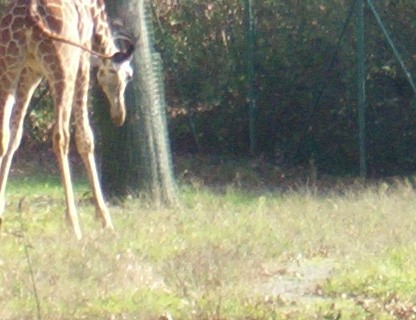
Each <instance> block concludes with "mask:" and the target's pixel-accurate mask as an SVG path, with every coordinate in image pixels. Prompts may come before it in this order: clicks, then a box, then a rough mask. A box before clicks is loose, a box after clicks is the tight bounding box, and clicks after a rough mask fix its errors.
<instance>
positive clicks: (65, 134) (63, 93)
mask: <svg viewBox="0 0 416 320" xmlns="http://www.w3.org/2000/svg"><path fill="white" fill-rule="evenodd" d="M61 72H62V74H63V75H64V76H63V77H62V78H61V79H59V80H57V79H53V81H50V82H49V85H50V87H51V90H52V97H53V99H54V104H55V118H56V121H55V126H54V129H53V138H52V142H53V149H54V152H55V155H56V158H57V161H58V165H59V170H60V172H61V179H62V183H63V186H64V190H65V200H66V208H67V211H66V217H67V219H68V220H69V222H70V224H71V225H72V228H73V230H74V233H75V235H76V237H77V238H78V239H81V238H82V233H81V227H80V225H79V218H78V213H77V210H76V207H75V197H74V190H73V188H72V179H71V172H70V168H69V160H68V153H69V141H70V131H69V126H70V120H71V111H72V99H73V96H74V87H75V83H74V82H75V81H74V78H73V77H72V74H71V72H68V73H66V72H65V70H61Z"/></svg>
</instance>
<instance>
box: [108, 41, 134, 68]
mask: <svg viewBox="0 0 416 320" xmlns="http://www.w3.org/2000/svg"><path fill="white" fill-rule="evenodd" d="M133 52H134V46H133V44H130V45H129V47H128V48H127V50H125V51H119V52H116V53H115V54H114V55H113V56H112V57H111V61H112V62H113V63H116V64H120V63H123V62H125V61H127V60H129V59H131V57H132V55H133Z"/></svg>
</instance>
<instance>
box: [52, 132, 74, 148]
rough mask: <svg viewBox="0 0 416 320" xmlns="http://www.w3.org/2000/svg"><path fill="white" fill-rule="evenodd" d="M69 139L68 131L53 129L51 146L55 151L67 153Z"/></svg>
mask: <svg viewBox="0 0 416 320" xmlns="http://www.w3.org/2000/svg"><path fill="white" fill-rule="evenodd" d="M69 139H70V138H69V132H67V131H65V130H59V129H57V130H55V131H54V133H53V148H54V150H55V152H56V153H63V154H68V152H69Z"/></svg>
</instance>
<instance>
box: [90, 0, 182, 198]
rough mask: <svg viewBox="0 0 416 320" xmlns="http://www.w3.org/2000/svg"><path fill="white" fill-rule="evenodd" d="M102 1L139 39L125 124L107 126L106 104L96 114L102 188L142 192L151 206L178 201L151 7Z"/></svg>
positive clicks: (139, 0) (142, 3)
mask: <svg viewBox="0 0 416 320" xmlns="http://www.w3.org/2000/svg"><path fill="white" fill-rule="evenodd" d="M106 4H107V11H108V13H109V15H110V16H111V17H113V18H114V17H118V18H120V20H121V21H123V22H124V24H125V26H129V28H131V29H130V30H128V31H129V32H131V33H132V34H133V35H134V38H135V39H139V40H138V42H137V43H136V51H135V55H134V59H133V61H132V63H133V65H134V69H135V75H134V78H133V81H132V84H131V85H129V86H128V88H127V92H126V106H127V109H128V114H127V120H126V124H125V125H124V126H123V127H122V128H121V129H118V130H115V129H114V128H112V129H110V128H109V126H111V125H112V124H111V123H110V122H109V116H108V115H103V113H108V111H107V110H108V108H104V107H100V109H101V111H105V112H101V111H100V112H97V118H98V119H99V120H98V125H99V127H100V131H101V138H102V139H101V148H100V149H101V155H102V156H101V161H102V176H103V178H102V182H103V189H104V190H105V192H106V194H107V195H108V196H118V197H119V196H120V195H124V194H126V193H132V192H133V193H139V192H142V191H146V192H147V193H149V194H150V196H151V198H152V200H153V202H154V203H155V204H158V205H159V204H163V205H175V204H177V202H178V199H177V193H176V183H175V179H174V175H173V165H172V160H171V150H170V143H169V137H168V132H167V117H166V108H167V105H166V98H165V91H164V85H163V82H162V61H161V58H160V55H159V53H157V52H155V51H154V48H153V40H154V39H153V28H152V23H151V19H150V15H151V11H150V10H148V4H147V1H144V0H136V1H129V0H123V1H120V0H107V1H106ZM149 9H150V8H149ZM139 35H140V36H139ZM104 102H105V103H106V101H105V97H103V96H102V94H101V95H98V96H97V97H96V104H98V103H99V104H100V105H103V104H104ZM104 109H107V110H104ZM96 110H97V108H96Z"/></svg>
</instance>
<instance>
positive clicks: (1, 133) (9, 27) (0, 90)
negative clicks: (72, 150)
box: [0, 0, 134, 238]
mask: <svg viewBox="0 0 416 320" xmlns="http://www.w3.org/2000/svg"><path fill="white" fill-rule="evenodd" d="M133 50H134V47H133V45H132V43H131V44H130V46H129V47H128V48H127V50H125V51H122V50H119V49H118V48H117V47H116V45H115V43H114V39H113V37H112V34H111V30H110V27H109V21H108V18H107V14H106V12H105V6H104V1H103V0H42V1H40V0H15V1H13V2H11V3H10V4H9V6H8V7H7V9H6V10H5V13H4V15H3V18H2V19H1V20H0V224H1V221H2V216H3V213H4V209H5V190H6V183H7V179H8V175H9V171H10V166H11V162H12V159H13V155H14V153H15V152H16V150H17V148H18V147H19V144H20V141H21V138H22V133H23V120H24V117H25V114H26V112H27V107H28V104H29V102H30V100H31V97H32V95H33V93H34V91H35V89H36V87H37V86H38V85H39V83H40V82H41V80H42V79H43V78H45V79H46V80H47V81H48V83H49V87H50V90H51V95H52V99H53V103H54V112H55V125H54V129H53V139H52V141H53V148H54V151H55V154H56V157H57V160H58V164H59V169H60V172H61V178H62V183H63V186H64V190H65V199H66V206H67V211H66V213H67V217H68V220H69V221H70V223H71V225H72V228H73V230H74V232H75V235H76V237H77V238H81V237H82V233H81V228H80V224H79V219H78V214H77V211H76V207H75V199H74V192H73V187H72V179H71V175H70V168H69V161H68V152H69V138H70V128H69V127H70V123H71V116H72V117H73V120H74V121H73V122H74V125H75V140H76V146H77V150H78V152H79V154H80V155H81V158H82V160H83V163H84V166H85V170H86V172H87V175H88V178H89V182H90V185H91V189H92V192H93V196H94V201H95V207H96V211H97V217H99V218H100V220H101V221H102V223H103V226H104V227H105V228H109V229H113V224H112V220H111V216H110V214H109V211H108V208H107V205H106V203H105V201H104V198H103V195H102V191H101V186H100V183H99V179H98V173H97V168H96V163H95V157H94V137H93V133H92V130H91V126H90V123H89V118H88V107H87V102H88V89H89V82H90V68H91V54H93V55H96V56H97V57H99V58H100V63H99V66H98V74H97V79H98V83H99V84H100V85H101V87H102V89H103V91H104V92H105V93H106V95H107V98H108V99H109V102H110V105H111V108H110V114H111V117H112V119H113V122H114V123H115V124H116V125H117V126H120V125H122V124H123V122H124V120H125V116H126V111H125V101H124V91H125V88H126V85H127V83H128V81H129V80H130V79H131V77H132V68H131V66H130V60H131V57H132V54H133Z"/></svg>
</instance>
